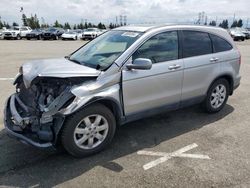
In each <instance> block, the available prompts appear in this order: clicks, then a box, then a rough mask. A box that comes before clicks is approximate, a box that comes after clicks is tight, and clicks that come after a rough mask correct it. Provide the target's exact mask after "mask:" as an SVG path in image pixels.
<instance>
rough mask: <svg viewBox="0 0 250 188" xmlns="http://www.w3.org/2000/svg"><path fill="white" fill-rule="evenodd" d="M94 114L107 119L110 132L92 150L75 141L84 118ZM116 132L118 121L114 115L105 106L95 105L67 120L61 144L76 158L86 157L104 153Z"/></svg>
mask: <svg viewBox="0 0 250 188" xmlns="http://www.w3.org/2000/svg"><path fill="white" fill-rule="evenodd" d="M93 114H95V115H101V116H103V117H104V118H106V120H107V122H108V130H107V134H106V137H105V138H104V140H103V141H102V142H101V143H100V144H99V145H97V146H96V147H94V148H91V149H84V148H80V147H79V146H77V144H76V143H75V141H74V137H75V135H74V131H75V129H76V127H77V126H78V124H79V123H80V122H81V121H82V120H83V118H85V117H88V116H90V115H93ZM115 130H116V121H115V117H114V115H113V113H112V112H111V111H110V110H109V109H108V108H107V107H105V106H104V105H101V104H94V105H90V106H88V107H86V108H84V109H82V110H80V111H78V112H76V113H75V114H73V115H71V116H70V117H69V118H67V120H66V121H65V123H64V126H63V128H62V132H61V133H62V134H61V142H62V145H63V147H64V148H65V150H66V151H67V152H68V153H70V154H71V155H73V156H75V157H85V156H89V155H93V154H95V153H98V152H100V151H102V150H103V149H104V148H105V147H107V146H108V145H109V144H110V143H111V141H112V139H113V137H114V134H115ZM94 138H95V137H94ZM88 139H89V138H88ZM86 141H88V140H86Z"/></svg>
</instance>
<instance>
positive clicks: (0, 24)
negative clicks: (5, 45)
mask: <svg viewBox="0 0 250 188" xmlns="http://www.w3.org/2000/svg"><path fill="white" fill-rule="evenodd" d="M3 27H4V25H3V22H2V21H1V20H0V29H2V28H3Z"/></svg>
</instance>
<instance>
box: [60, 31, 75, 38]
mask: <svg viewBox="0 0 250 188" xmlns="http://www.w3.org/2000/svg"><path fill="white" fill-rule="evenodd" d="M78 37H79V36H78V33H77V32H75V31H68V32H65V33H63V34H62V37H61V38H62V40H67V39H68V40H69V39H71V40H77V39H78Z"/></svg>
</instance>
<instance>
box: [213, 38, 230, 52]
mask: <svg viewBox="0 0 250 188" xmlns="http://www.w3.org/2000/svg"><path fill="white" fill-rule="evenodd" d="M210 37H211V39H212V42H213V46H214V52H215V53H217V52H224V51H228V50H231V49H232V48H233V47H232V45H231V44H230V43H229V42H227V41H226V40H225V39H223V38H221V37H218V36H216V35H212V34H210Z"/></svg>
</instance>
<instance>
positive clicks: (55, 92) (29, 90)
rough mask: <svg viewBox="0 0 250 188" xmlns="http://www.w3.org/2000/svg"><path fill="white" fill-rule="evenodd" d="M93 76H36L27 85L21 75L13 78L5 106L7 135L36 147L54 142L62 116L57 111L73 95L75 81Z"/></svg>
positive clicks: (85, 79)
mask: <svg viewBox="0 0 250 188" xmlns="http://www.w3.org/2000/svg"><path fill="white" fill-rule="evenodd" d="M95 78H96V77H72V78H56V77H39V76H38V77H36V78H35V79H34V80H32V82H31V84H30V86H29V87H27V86H25V84H24V81H23V78H22V75H20V76H19V77H18V78H17V79H16V81H15V83H14V84H15V85H16V93H15V94H13V95H11V96H10V97H9V99H8V100H7V102H6V107H5V120H4V124H5V128H6V129H7V132H8V133H9V135H10V136H11V135H12V136H13V137H15V138H17V139H19V140H20V141H23V142H26V143H29V144H31V145H34V146H36V147H42V148H47V147H51V146H55V145H56V144H57V143H56V142H57V136H58V133H59V131H60V129H61V126H62V124H63V122H64V119H65V116H64V115H63V114H62V113H59V111H60V110H62V109H64V108H65V107H67V106H68V105H69V104H70V103H72V101H73V100H74V99H75V96H74V95H73V94H72V93H71V92H70V90H71V88H72V87H73V86H75V85H78V84H82V83H84V82H86V81H88V80H93V79H95Z"/></svg>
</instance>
